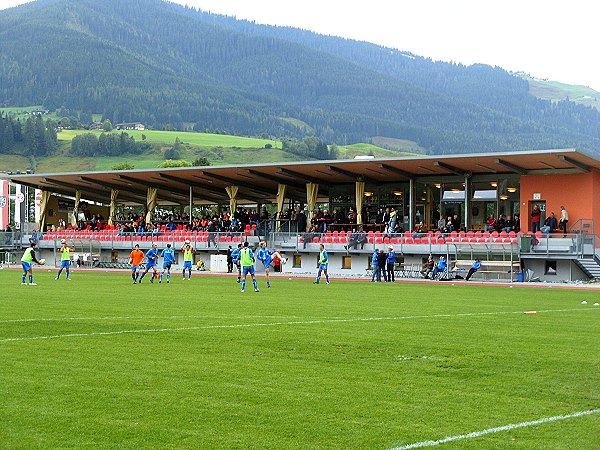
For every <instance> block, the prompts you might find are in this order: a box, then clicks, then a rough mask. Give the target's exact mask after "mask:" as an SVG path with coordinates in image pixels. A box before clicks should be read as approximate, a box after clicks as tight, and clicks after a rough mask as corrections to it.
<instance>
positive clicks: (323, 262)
mask: <svg viewBox="0 0 600 450" xmlns="http://www.w3.org/2000/svg"><path fill="white" fill-rule="evenodd" d="M319 250H320V253H319V273H317V279H316V280H315V281H313V284H319V283H320V282H321V273H322V272H324V273H325V280H327V284H329V274H328V273H327V266H328V265H329V257H328V256H327V250H325V246H324V245H323V244H320V245H319Z"/></svg>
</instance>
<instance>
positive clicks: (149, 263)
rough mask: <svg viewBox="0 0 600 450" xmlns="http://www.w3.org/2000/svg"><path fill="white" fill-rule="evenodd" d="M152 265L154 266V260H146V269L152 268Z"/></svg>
mask: <svg viewBox="0 0 600 450" xmlns="http://www.w3.org/2000/svg"><path fill="white" fill-rule="evenodd" d="M153 267H156V262H147V263H146V270H148V269H152V268H153Z"/></svg>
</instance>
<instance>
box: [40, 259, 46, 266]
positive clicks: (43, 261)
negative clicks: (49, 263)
mask: <svg viewBox="0 0 600 450" xmlns="http://www.w3.org/2000/svg"><path fill="white" fill-rule="evenodd" d="M44 264H46V260H45V259H44V258H42V259H40V265H42V266H43V265H44Z"/></svg>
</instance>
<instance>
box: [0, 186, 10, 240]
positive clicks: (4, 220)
mask: <svg viewBox="0 0 600 450" xmlns="http://www.w3.org/2000/svg"><path fill="white" fill-rule="evenodd" d="M9 189H10V187H9V184H8V180H0V230H5V229H6V227H7V226H8V222H9V219H10V213H9V209H10V190H9Z"/></svg>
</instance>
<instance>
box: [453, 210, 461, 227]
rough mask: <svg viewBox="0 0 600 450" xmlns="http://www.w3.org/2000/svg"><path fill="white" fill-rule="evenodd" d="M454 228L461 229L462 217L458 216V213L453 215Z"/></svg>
mask: <svg viewBox="0 0 600 450" xmlns="http://www.w3.org/2000/svg"><path fill="white" fill-rule="evenodd" d="M452 230H453V231H459V230H460V218H459V217H458V214H454V216H452Z"/></svg>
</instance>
